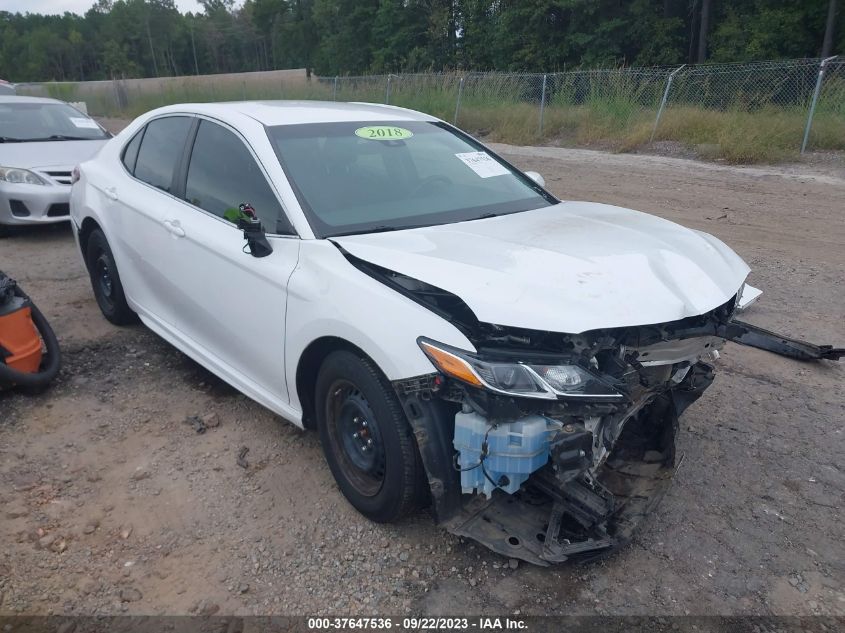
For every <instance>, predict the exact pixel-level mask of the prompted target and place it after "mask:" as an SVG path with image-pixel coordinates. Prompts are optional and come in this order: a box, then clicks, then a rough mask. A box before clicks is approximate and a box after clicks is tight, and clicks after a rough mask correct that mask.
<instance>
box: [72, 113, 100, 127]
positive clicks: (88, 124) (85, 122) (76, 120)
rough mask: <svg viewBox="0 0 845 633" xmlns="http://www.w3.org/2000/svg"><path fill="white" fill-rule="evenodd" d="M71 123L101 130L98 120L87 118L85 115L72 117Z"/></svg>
mask: <svg viewBox="0 0 845 633" xmlns="http://www.w3.org/2000/svg"><path fill="white" fill-rule="evenodd" d="M70 121H71V123H73V124H74V125H75V126H76V127H86V128H91V129H92V130H99V129H100V126H99V125H97V122H96V121H94V120H93V119H86V118H83V117H74V116H72V117H70Z"/></svg>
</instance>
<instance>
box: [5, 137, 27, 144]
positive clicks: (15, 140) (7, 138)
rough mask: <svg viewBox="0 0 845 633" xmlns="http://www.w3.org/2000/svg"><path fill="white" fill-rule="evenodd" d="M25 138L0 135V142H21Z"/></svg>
mask: <svg viewBox="0 0 845 633" xmlns="http://www.w3.org/2000/svg"><path fill="white" fill-rule="evenodd" d="M25 140H26V139H25V138H13V137H11V136H0V143H23V142H24V141H25Z"/></svg>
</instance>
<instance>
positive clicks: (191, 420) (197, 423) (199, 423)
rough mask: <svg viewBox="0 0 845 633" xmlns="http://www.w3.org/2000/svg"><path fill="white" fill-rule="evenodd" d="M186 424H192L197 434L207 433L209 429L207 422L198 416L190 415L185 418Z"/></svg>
mask: <svg viewBox="0 0 845 633" xmlns="http://www.w3.org/2000/svg"><path fill="white" fill-rule="evenodd" d="M185 424H190V425H191V426H192V427H193V429H194V431H196V432H197V433H205V431H206V428H207V427H206V426H205V422H203V420H202V418H201V417H199V416H198V415H189V416H188V417H187V418H185Z"/></svg>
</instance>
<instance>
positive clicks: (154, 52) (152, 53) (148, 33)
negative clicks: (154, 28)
mask: <svg viewBox="0 0 845 633" xmlns="http://www.w3.org/2000/svg"><path fill="white" fill-rule="evenodd" d="M147 40H148V41H149V43H150V54H151V55H152V56H153V71H154V72H155V74H156V77H158V64H157V63H156V50H155V49H154V48H153V35H152V33H150V18H149V17H148V18H147Z"/></svg>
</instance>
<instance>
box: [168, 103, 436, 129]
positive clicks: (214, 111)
mask: <svg viewBox="0 0 845 633" xmlns="http://www.w3.org/2000/svg"><path fill="white" fill-rule="evenodd" d="M185 110H189V111H191V112H196V113H198V114H207V115H209V116H214V117H219V118H221V119H226V118H230V117H232V116H233V115H243V116H248V117H250V118H252V119H255V120H256V121H258V122H259V123H261V124H263V125H267V126H274V125H297V124H303V123H334V122H345V121H437V119H436V118H435V117H432V116H429V115H427V114H423V113H422V112H416V111H415V110H408V109H406V108H399V107H397V106H390V105H381V104H377V103H342V102H336V101H233V102H226V103H190V104H177V105H172V106H167V107H165V108H161V109H160V110H159V111H160V112H165V111H169V112H184V111H185Z"/></svg>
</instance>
